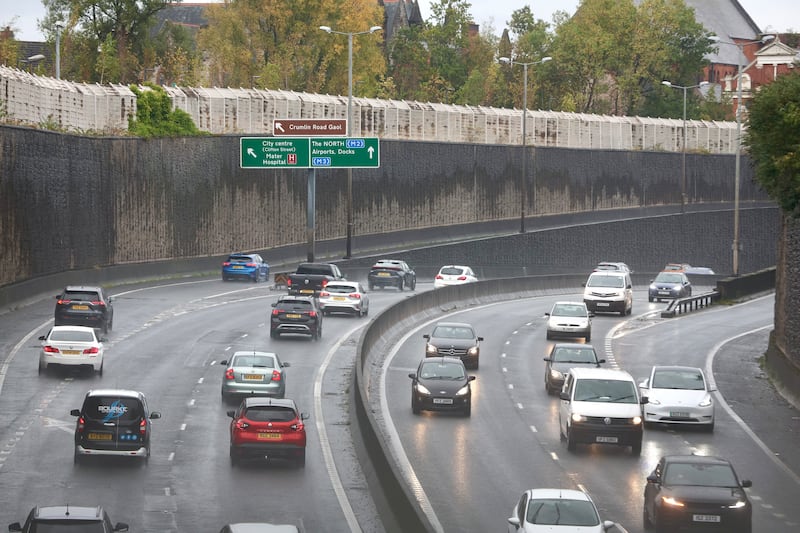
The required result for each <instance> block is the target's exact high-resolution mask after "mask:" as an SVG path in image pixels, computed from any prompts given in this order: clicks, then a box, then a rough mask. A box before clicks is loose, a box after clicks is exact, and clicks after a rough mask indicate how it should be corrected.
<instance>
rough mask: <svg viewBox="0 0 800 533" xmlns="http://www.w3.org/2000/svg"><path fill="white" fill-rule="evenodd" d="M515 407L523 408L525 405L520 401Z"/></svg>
mask: <svg viewBox="0 0 800 533" xmlns="http://www.w3.org/2000/svg"><path fill="white" fill-rule="evenodd" d="M517 409H525V406H524V405H522V404H521V403H518V404H517Z"/></svg>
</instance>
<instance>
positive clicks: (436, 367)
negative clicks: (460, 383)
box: [419, 362, 465, 380]
mask: <svg viewBox="0 0 800 533" xmlns="http://www.w3.org/2000/svg"><path fill="white" fill-rule="evenodd" d="M419 377H420V379H451V380H457V379H458V380H460V379H464V377H465V375H464V367H463V366H461V365H455V364H452V363H438V362H430V363H425V364H423V365H422V368H420V371H419Z"/></svg>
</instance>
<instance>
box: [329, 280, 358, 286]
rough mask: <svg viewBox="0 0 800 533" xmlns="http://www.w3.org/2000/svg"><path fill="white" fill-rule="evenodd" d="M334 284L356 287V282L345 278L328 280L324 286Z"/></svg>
mask: <svg viewBox="0 0 800 533" xmlns="http://www.w3.org/2000/svg"><path fill="white" fill-rule="evenodd" d="M336 285H346V286H347V287H358V282H357V281H348V280H346V279H337V280H336V281H329V282H328V284H327V285H326V287H335V286H336Z"/></svg>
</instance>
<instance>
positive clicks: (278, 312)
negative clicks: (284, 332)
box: [272, 309, 281, 316]
mask: <svg viewBox="0 0 800 533" xmlns="http://www.w3.org/2000/svg"><path fill="white" fill-rule="evenodd" d="M280 312H281V310H280V309H273V310H272V316H278V315H279V314H280Z"/></svg>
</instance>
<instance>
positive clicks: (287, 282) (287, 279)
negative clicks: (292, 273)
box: [286, 278, 292, 287]
mask: <svg viewBox="0 0 800 533" xmlns="http://www.w3.org/2000/svg"><path fill="white" fill-rule="evenodd" d="M286 286H287V287H291V286H292V278H286Z"/></svg>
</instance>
